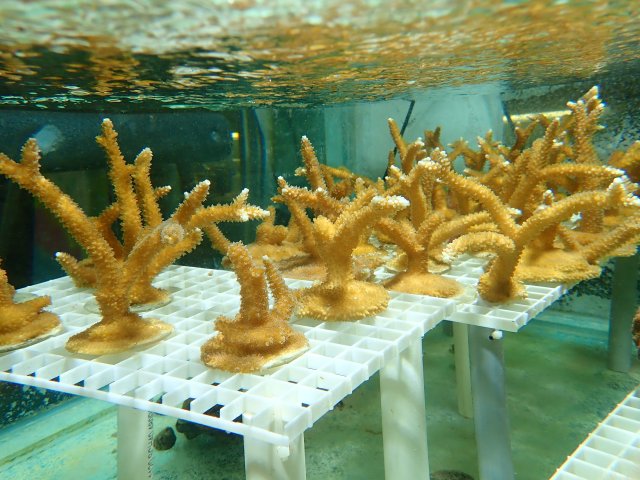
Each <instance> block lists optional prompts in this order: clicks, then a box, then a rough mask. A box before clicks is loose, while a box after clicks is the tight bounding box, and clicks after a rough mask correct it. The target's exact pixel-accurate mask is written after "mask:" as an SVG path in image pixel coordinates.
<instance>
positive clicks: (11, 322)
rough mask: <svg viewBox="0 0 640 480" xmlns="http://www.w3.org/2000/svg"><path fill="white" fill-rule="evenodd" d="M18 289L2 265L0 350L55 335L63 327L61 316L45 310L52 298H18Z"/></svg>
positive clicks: (0, 276)
mask: <svg viewBox="0 0 640 480" xmlns="http://www.w3.org/2000/svg"><path fill="white" fill-rule="evenodd" d="M15 293H16V292H15V290H14V288H13V287H12V286H11V285H10V284H9V280H8V279H7V274H6V272H5V271H4V270H3V269H1V268H0V352H2V351H6V350H11V349H14V348H18V347H21V346H23V345H24V344H26V343H30V342H33V341H37V340H39V339H42V338H44V337H46V336H49V335H53V334H55V333H57V332H59V331H60V330H61V329H62V325H61V323H60V319H59V318H58V316H57V315H55V314H54V313H51V312H47V311H43V309H44V308H45V307H48V306H49V305H51V298H50V297H47V296H44V297H35V298H29V299H25V300H24V301H16V298H15Z"/></svg>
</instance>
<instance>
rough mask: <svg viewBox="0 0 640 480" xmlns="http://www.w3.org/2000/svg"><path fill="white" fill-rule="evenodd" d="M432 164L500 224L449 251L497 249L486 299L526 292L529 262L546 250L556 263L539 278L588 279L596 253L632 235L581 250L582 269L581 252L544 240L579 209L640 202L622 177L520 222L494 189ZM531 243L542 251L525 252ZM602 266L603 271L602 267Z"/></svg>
mask: <svg viewBox="0 0 640 480" xmlns="http://www.w3.org/2000/svg"><path fill="white" fill-rule="evenodd" d="M430 168H433V169H434V170H438V171H439V172H440V175H441V178H442V179H443V180H444V181H445V182H447V184H448V185H449V187H450V188H455V189H459V190H460V191H462V192H465V194H467V195H470V196H473V197H474V198H475V199H477V200H478V201H479V202H480V203H481V204H482V205H483V206H484V207H485V208H486V209H487V211H488V212H489V213H490V214H491V216H492V219H493V221H494V222H495V224H496V226H497V228H498V232H477V233H469V234H466V235H463V236H462V237H459V238H458V239H456V240H454V241H453V242H452V243H451V244H450V245H449V246H448V247H447V253H448V254H450V255H451V254H456V253H459V252H462V251H478V250H480V249H488V250H492V251H494V252H495V253H496V257H495V258H494V259H493V260H492V261H491V263H490V266H489V268H488V271H487V273H485V274H484V275H483V276H482V277H481V278H480V281H479V284H478V291H479V293H480V295H481V296H482V297H483V298H484V299H485V300H488V301H492V302H501V301H505V300H508V299H512V298H517V297H518V296H522V295H523V294H524V289H523V287H522V284H521V280H523V279H528V280H532V278H531V277H530V275H529V274H528V273H527V262H528V261H530V260H531V261H533V262H534V265H535V264H536V263H537V264H540V263H542V262H540V261H538V258H539V257H540V256H542V255H544V256H549V258H553V260H554V263H553V264H551V265H547V268H546V269H545V271H546V275H545V278H542V277H541V276H539V274H536V275H537V277H536V278H535V280H536V281H579V280H582V279H584V278H585V276H586V278H590V277H592V276H593V274H594V273H595V271H596V269H594V268H593V265H594V264H595V263H596V259H597V258H601V257H602V256H604V255H606V254H608V253H609V252H610V251H612V250H614V249H616V248H618V247H619V246H621V245H623V244H624V243H626V242H628V241H629V239H628V238H627V236H625V235H622V234H621V235H617V236H615V237H614V236H612V237H611V238H610V239H609V241H608V242H607V243H606V244H605V245H602V246H600V248H599V249H596V250H594V253H593V254H591V255H590V256H588V255H587V254H586V253H585V252H582V254H581V255H582V260H581V264H582V265H583V267H582V268H578V266H577V265H578V264H577V263H576V262H577V257H576V255H574V253H571V252H570V253H567V254H564V253H560V252H561V251H562V250H563V249H562V248H556V247H555V245H553V243H552V242H550V241H546V242H545V241H542V239H543V238H544V235H545V234H546V233H548V232H549V231H550V229H552V230H551V231H555V230H553V229H555V228H557V227H558V225H559V224H560V222H562V221H564V220H567V219H568V218H570V217H571V216H572V215H574V214H576V213H577V212H582V211H584V210H594V209H599V210H601V211H604V210H606V209H609V208H614V207H616V206H619V205H628V206H633V205H637V204H638V199H637V198H636V197H634V196H633V195H631V194H630V192H628V191H627V190H626V189H625V187H624V185H625V184H624V181H622V180H619V179H616V180H615V181H613V182H611V185H610V187H609V188H608V189H607V190H594V191H588V192H579V193H575V194H573V195H570V196H568V197H565V198H563V199H561V200H559V201H557V202H555V203H552V204H550V205H547V206H544V207H542V208H538V209H536V211H534V212H532V214H531V216H530V217H529V218H528V219H526V220H525V221H524V222H523V223H522V224H521V225H518V224H517V223H516V221H515V220H514V219H513V218H512V215H511V212H510V210H509V208H508V207H507V206H506V205H505V204H504V203H502V202H501V201H500V199H499V198H498V197H497V195H496V194H495V193H493V192H492V191H491V190H490V189H489V188H487V187H485V186H483V185H480V184H477V183H475V182H473V181H472V180H469V179H466V178H464V177H462V176H460V175H458V174H456V173H455V172H453V171H452V170H451V169H447V168H445V167H443V166H442V165H439V164H436V163H430ZM629 235H632V234H629ZM554 237H555V234H553V235H551V236H550V237H549V238H551V239H553V238H554ZM536 242H537V245H536ZM541 245H542V246H544V249H542V250H541V249H540V248H539V247H540V246H541ZM531 247H534V248H535V247H537V248H538V250H537V251H535V250H530V251H527V253H526V254H525V255H523V253H524V252H525V249H526V248H531ZM540 252H542V253H540ZM562 258H564V259H566V263H565V262H561V259H562ZM579 263H580V262H579ZM571 271H573V272H574V276H573V277H572V278H570V279H568V278H567V272H571ZM597 271H598V272H599V269H597Z"/></svg>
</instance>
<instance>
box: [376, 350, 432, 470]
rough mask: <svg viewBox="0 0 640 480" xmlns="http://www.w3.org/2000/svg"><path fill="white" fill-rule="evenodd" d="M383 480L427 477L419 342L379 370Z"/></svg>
mask: <svg viewBox="0 0 640 480" xmlns="http://www.w3.org/2000/svg"><path fill="white" fill-rule="evenodd" d="M380 399H381V404H382V439H383V440H382V441H383V446H384V470H385V478H392V479H394V480H415V479H416V478H429V457H428V451H427V420H426V413H425V394H424V368H423V364H422V339H421V338H418V339H415V340H413V341H412V343H411V344H410V345H409V346H408V347H407V348H406V349H405V350H403V351H402V352H401V353H400V354H399V355H398V357H397V358H395V359H393V360H391V361H390V362H389V363H387V364H386V365H385V366H384V367H383V368H382V369H381V370H380Z"/></svg>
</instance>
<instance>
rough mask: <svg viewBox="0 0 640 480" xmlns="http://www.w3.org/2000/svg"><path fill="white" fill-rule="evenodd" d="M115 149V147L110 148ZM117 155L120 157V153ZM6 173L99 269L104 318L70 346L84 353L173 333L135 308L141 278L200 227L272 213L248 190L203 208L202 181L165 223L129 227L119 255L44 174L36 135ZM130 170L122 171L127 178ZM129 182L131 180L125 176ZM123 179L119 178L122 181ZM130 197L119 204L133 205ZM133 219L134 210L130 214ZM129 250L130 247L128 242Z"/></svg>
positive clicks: (4, 162)
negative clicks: (134, 297) (249, 198)
mask: <svg viewBox="0 0 640 480" xmlns="http://www.w3.org/2000/svg"><path fill="white" fill-rule="evenodd" d="M110 148H111V147H110ZM113 155H116V154H115V153H114V154H113ZM0 173H2V174H4V175H5V176H7V177H9V178H11V179H12V180H13V181H15V182H16V183H18V184H19V185H20V186H21V187H22V188H25V189H26V190H28V191H29V192H30V193H31V194H32V195H34V196H35V197H37V198H38V199H39V200H40V201H41V202H42V203H43V204H44V205H45V206H46V207H47V208H48V209H49V210H51V211H52V212H53V213H54V214H55V215H56V217H58V219H59V220H60V221H61V222H62V223H63V225H64V226H65V227H66V228H67V230H68V231H69V233H71V235H72V236H73V237H74V238H75V239H76V241H78V243H79V244H80V245H81V246H82V247H83V248H84V249H85V251H86V252H87V254H88V256H89V258H90V259H91V262H92V263H93V268H94V269H95V271H96V278H97V284H96V291H95V297H96V302H97V304H98V307H99V310H100V313H101V315H102V319H101V320H100V321H99V322H98V323H97V324H95V325H92V326H91V327H89V328H88V329H87V330H85V331H83V332H80V333H78V334H76V335H73V336H72V337H71V338H70V339H69V341H68V342H67V346H66V347H67V349H68V350H70V351H72V352H75V353H81V354H88V355H103V354H108V353H115V352H119V351H123V350H127V349H130V348H134V347H138V346H141V345H145V344H147V343H150V342H153V341H156V340H158V339H160V338H162V337H164V336H166V335H168V334H170V333H171V331H172V330H173V327H172V326H171V325H169V324H166V323H163V322H160V321H158V320H154V319H143V318H142V317H141V316H140V315H138V314H136V313H133V312H132V311H131V310H130V306H131V302H132V292H133V289H134V285H135V284H136V282H137V281H138V280H139V278H140V277H141V276H145V275H151V274H153V273H154V272H158V271H160V269H161V268H163V267H164V266H166V265H168V264H169V263H171V262H172V261H173V260H175V259H176V258H177V257H179V256H180V255H182V254H184V253H186V252H188V251H189V250H191V249H192V248H193V247H194V246H195V245H197V244H198V243H199V242H200V240H201V238H202V233H201V231H200V228H199V227H200V226H202V225H204V224H208V223H215V222H217V221H224V220H232V221H245V220H248V219H250V218H260V217H262V216H264V214H266V213H267V212H264V211H263V210H261V209H259V208H257V207H253V206H250V205H247V204H246V199H247V193H246V192H243V193H242V194H240V195H239V196H238V198H237V199H236V201H234V203H233V204H231V205H215V206H211V207H206V208H203V207H202V202H203V201H204V199H205V198H206V196H207V194H208V191H209V182H207V181H205V182H201V183H200V184H198V185H196V187H195V188H194V189H193V190H192V191H191V193H190V194H188V195H187V196H186V198H185V200H184V201H183V202H182V204H181V205H180V206H179V207H178V208H177V209H176V211H175V212H174V214H173V215H172V216H171V217H170V218H169V219H167V220H165V221H163V222H162V223H160V224H158V225H156V226H154V227H151V228H142V231H141V234H140V232H137V230H138V225H139V224H138V222H137V220H135V219H134V220H132V221H131V222H130V225H129V227H128V228H127V231H126V232H123V233H126V235H125V237H124V242H123V243H124V245H127V242H130V243H131V242H132V243H133V245H131V247H130V251H129V253H128V254H127V255H126V257H124V258H119V256H118V255H117V252H116V251H115V250H114V248H113V246H112V244H111V242H110V237H109V236H106V237H105V236H104V235H103V233H104V232H103V229H102V228H101V226H100V225H99V224H98V222H96V221H94V219H91V218H90V217H88V216H87V215H86V214H85V213H84V212H83V211H82V210H81V209H80V207H79V206H78V205H77V204H76V203H75V202H74V201H73V200H72V199H71V198H70V197H69V196H68V195H66V194H65V193H64V192H62V191H61V190H60V189H59V188H58V187H57V186H56V185H55V184H54V183H52V182H51V181H50V180H48V179H46V178H45V177H44V176H42V174H41V173H40V151H39V148H38V145H37V143H36V141H35V140H34V139H30V140H28V141H27V143H26V144H25V145H24V147H23V149H22V159H21V162H20V163H16V162H14V161H13V160H11V159H10V158H9V157H7V156H6V155H4V154H0ZM125 173H126V172H124V173H123V172H121V175H122V176H124V174H125ZM124 180H126V179H124ZM124 180H123V179H115V178H114V182H121V181H123V182H124ZM127 195H128V194H126V195H124V198H129V200H127V201H123V203H122V204H120V205H119V208H120V210H122V209H123V208H124V205H126V204H127V202H128V203H129V204H133V202H135V198H133V197H131V196H128V197H127ZM127 215H130V216H131V217H132V218H134V217H135V215H134V213H129V214H127ZM127 248H129V247H128V245H127Z"/></svg>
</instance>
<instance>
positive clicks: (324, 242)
mask: <svg viewBox="0 0 640 480" xmlns="http://www.w3.org/2000/svg"><path fill="white" fill-rule="evenodd" d="M408 206H409V202H408V201H407V200H406V199H405V198H403V197H400V196H381V195H377V192H376V190H375V189H373V188H368V189H365V190H362V191H360V192H359V193H358V195H357V196H356V197H355V199H353V200H352V201H351V202H350V203H349V204H348V205H347V206H346V207H345V209H344V210H343V211H342V212H341V213H340V215H339V216H338V217H337V218H336V219H335V221H332V220H330V219H329V218H327V217H325V216H322V215H319V216H317V217H316V218H315V219H314V220H313V223H312V225H311V228H312V233H313V236H314V238H315V248H316V249H317V250H318V252H319V258H320V260H321V261H322V262H323V264H324V266H325V268H326V276H325V277H324V279H323V280H321V281H320V282H319V283H317V284H315V285H313V286H312V287H309V288H306V289H303V290H302V291H301V292H300V296H299V301H300V306H299V309H298V314H299V315H301V316H308V317H313V318H318V319H321V320H331V321H332V320H357V319H359V318H363V317H367V316H370V315H375V314H376V313H379V312H381V311H383V310H384V309H385V308H386V307H387V303H388V301H389V295H388V293H387V292H386V291H385V290H384V288H383V287H382V286H380V285H376V284H373V283H369V282H365V281H362V280H357V279H356V278H355V274H354V269H353V265H352V254H353V251H354V250H355V249H356V247H357V246H358V244H359V243H360V240H361V238H362V236H363V234H364V233H365V232H366V231H367V229H369V228H370V227H371V226H372V225H373V224H375V223H376V222H378V221H379V220H380V218H381V217H384V216H387V215H392V214H394V213H396V212H398V211H400V210H402V209H404V208H406V207H408Z"/></svg>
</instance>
